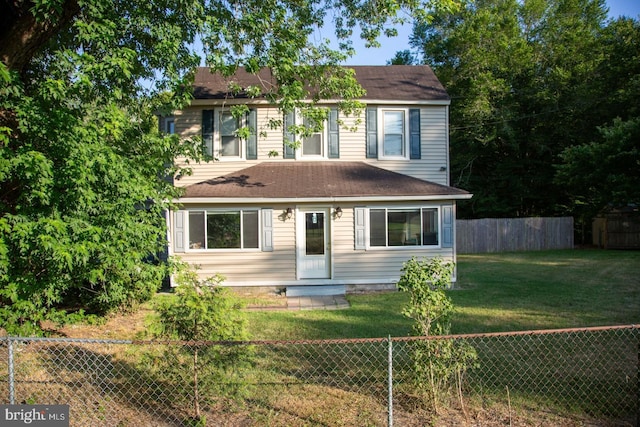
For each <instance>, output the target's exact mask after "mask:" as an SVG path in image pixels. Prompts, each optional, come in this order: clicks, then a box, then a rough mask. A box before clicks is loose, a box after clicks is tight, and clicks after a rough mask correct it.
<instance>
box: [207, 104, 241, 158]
mask: <svg viewBox="0 0 640 427" xmlns="http://www.w3.org/2000/svg"><path fill="white" fill-rule="evenodd" d="M214 120H215V123H216V126H214V129H216V130H217V132H215V137H214V150H215V152H216V156H215V157H217V158H219V159H220V160H227V159H233V160H238V159H244V150H243V144H242V139H241V138H240V137H239V136H238V134H237V132H238V129H240V128H241V127H243V126H245V125H246V123H245V118H244V117H243V118H235V117H233V115H232V114H231V111H230V110H222V109H217V110H215V113H214Z"/></svg>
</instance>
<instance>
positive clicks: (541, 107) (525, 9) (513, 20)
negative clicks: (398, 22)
mask: <svg viewBox="0 0 640 427" xmlns="http://www.w3.org/2000/svg"><path fill="white" fill-rule="evenodd" d="M606 12H607V10H606V5H605V2H604V1H603V0H588V1H579V2H578V1H564V0H537V1H524V2H522V1H517V0H477V1H474V2H463V5H462V7H461V8H460V9H458V10H457V11H455V12H453V13H451V12H436V13H435V14H434V16H433V21H432V22H431V23H428V24H425V23H423V24H419V23H418V24H416V25H415V26H414V31H413V34H412V36H411V45H412V47H413V48H415V49H418V50H419V51H420V52H421V56H422V58H421V59H422V61H423V62H425V63H428V64H430V65H431V66H433V67H434V70H435V72H436V74H437V75H438V77H439V78H440V80H441V81H442V83H443V84H444V86H445V87H446V88H447V91H448V92H449V94H450V96H451V98H452V105H451V116H450V123H451V127H450V129H451V135H450V136H451V153H452V158H451V169H452V173H451V177H452V182H453V184H454V185H455V186H459V187H461V188H465V189H467V190H469V191H470V192H472V193H473V194H474V197H473V199H472V201H471V202H470V203H469V204H462V205H461V206H460V210H459V213H460V215H461V216H462V217H467V218H473V217H475V218H477V217H486V216H500V217H505V216H506V217H508V216H530V215H533V216H540V215H557V214H563V215H566V214H569V215H573V214H576V215H579V214H580V211H577V210H576V206H578V205H579V204H580V203H583V202H584V201H583V200H580V199H584V197H583V195H582V194H581V193H580V191H577V190H579V189H578V188H575V187H574V188H571V189H568V188H566V187H565V185H564V181H563V180H562V179H557V178H556V166H558V165H561V164H562V162H563V161H564V159H565V158H566V157H565V156H562V155H561V153H563V151H564V150H565V149H569V148H570V147H573V146H582V145H585V144H588V143H590V142H592V141H595V140H597V139H598V135H599V131H598V128H599V127H604V126H610V125H611V123H612V122H613V120H614V118H616V117H617V116H619V117H620V118H621V119H622V120H625V121H626V120H629V119H630V118H633V117H638V116H639V111H638V108H637V101H636V100H637V97H638V96H639V95H640V86H639V85H638V82H639V81H640V78H639V76H640V66H639V65H638V64H640V61H638V58H639V57H640V56H639V55H640V26H639V23H638V21H637V20H632V19H628V18H624V19H619V20H616V21H609V20H607V13H606ZM609 171H610V172H612V173H614V174H615V171H614V170H611V169H610V170H609ZM632 179H633V178H632V177H630V178H629V180H628V181H629V182H631V181H632ZM598 185H599V183H598V182H597V181H593V180H592V181H590V182H589V187H594V186H598ZM584 188H585V187H583V189H584ZM567 201H569V203H567Z"/></svg>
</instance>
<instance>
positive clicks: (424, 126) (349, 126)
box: [175, 105, 449, 186]
mask: <svg viewBox="0 0 640 427" xmlns="http://www.w3.org/2000/svg"><path fill="white" fill-rule="evenodd" d="M409 107H410V106H409ZM207 108H214V107H213V106H212V107H207ZM379 108H384V107H383V106H380V107H379ZM202 110H203V107H188V108H186V109H185V110H183V111H179V112H176V114H175V127H176V133H178V134H180V135H181V136H182V137H183V138H189V137H194V136H198V137H199V136H200V135H201V121H202ZM257 112H258V159H257V160H250V161H248V160H230V161H229V160H228V161H225V160H220V161H211V162H202V163H199V164H194V163H191V165H190V167H191V169H192V175H187V176H183V177H181V178H180V179H178V180H176V185H178V186H187V185H191V184H194V183H197V182H201V181H205V180H207V179H211V178H215V177H218V176H223V175H226V174H229V173H232V172H236V171H238V170H241V169H244V168H247V167H250V166H253V165H255V164H257V163H260V162H264V161H295V160H289V159H287V160H284V159H283V155H282V151H283V130H282V128H277V129H270V127H269V120H270V119H276V120H278V119H280V117H281V114H280V112H279V111H278V110H277V109H276V108H273V107H258V108H257ZM447 114H448V107H447V106H437V105H434V106H423V107H421V108H420V122H421V129H420V131H421V151H422V152H421V154H422V155H421V157H422V158H421V159H420V160H377V159H367V158H366V155H365V139H366V132H365V129H366V123H365V121H364V114H362V115H361V116H360V117H359V118H356V117H353V116H349V117H348V116H340V120H341V121H342V122H343V124H342V125H341V126H340V158H339V159H336V160H330V161H365V162H367V163H370V164H372V165H374V166H377V167H380V168H383V169H387V170H391V171H394V172H398V173H402V174H405V175H409V176H412V177H414V178H419V179H424V180H427V181H432V182H436V183H439V184H443V185H448V176H449V170H448V128H447V120H448V117H447ZM358 119H359V120H361V122H360V123H357V120H358ZM272 151H274V152H277V153H278V155H277V156H276V157H269V153H270V152H272ZM327 160H328V159H327ZM177 161H178V162H179V163H180V162H183V161H184V159H178V160H177ZM442 168H444V170H441V169H442Z"/></svg>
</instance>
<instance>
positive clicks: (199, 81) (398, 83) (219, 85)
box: [194, 65, 449, 102]
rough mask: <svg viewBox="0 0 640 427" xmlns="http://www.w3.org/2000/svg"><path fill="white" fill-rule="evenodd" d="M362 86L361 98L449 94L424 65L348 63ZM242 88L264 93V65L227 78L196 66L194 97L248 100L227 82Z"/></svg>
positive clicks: (267, 83) (267, 76)
mask: <svg viewBox="0 0 640 427" xmlns="http://www.w3.org/2000/svg"><path fill="white" fill-rule="evenodd" d="M347 68H351V69H353V70H354V71H355V75H356V79H357V80H358V82H359V83H360V85H361V86H362V87H363V88H364V89H365V91H366V95H365V96H364V97H363V98H361V99H362V100H363V101H367V100H369V101H372V100H376V101H413V102H415V101H449V95H447V92H446V90H445V89H444V87H443V86H442V84H441V83H440V81H439V80H438V78H437V77H436V75H435V74H434V73H433V70H432V69H431V68H430V67H429V66H428V65H382V66H368V65H367V66H348V67H347ZM231 83H234V84H237V85H238V86H240V87H242V88H246V87H247V86H261V87H263V88H265V92H266V91H268V90H269V88H270V87H273V86H274V85H275V84H276V81H275V79H274V78H273V76H272V74H271V72H270V70H269V69H267V68H263V69H261V70H260V71H259V72H258V73H257V74H251V73H248V72H247V71H245V70H244V69H243V68H240V69H238V70H237V72H236V73H235V74H234V75H233V76H230V77H223V76H222V75H220V74H212V73H211V72H210V69H209V68H208V67H199V68H198V70H197V72H196V76H195V81H194V97H195V99H212V100H215V99H248V97H247V95H246V94H244V93H240V94H236V95H234V94H232V93H231V92H230V90H229V87H230V84H231Z"/></svg>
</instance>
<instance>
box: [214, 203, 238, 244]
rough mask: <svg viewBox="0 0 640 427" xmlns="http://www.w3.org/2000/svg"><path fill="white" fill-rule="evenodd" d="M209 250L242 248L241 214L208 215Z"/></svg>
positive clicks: (215, 213)
mask: <svg viewBox="0 0 640 427" xmlns="http://www.w3.org/2000/svg"><path fill="white" fill-rule="evenodd" d="M207 248H209V249H226V248H240V212H224V213H218V212H209V213H208V214H207Z"/></svg>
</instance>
